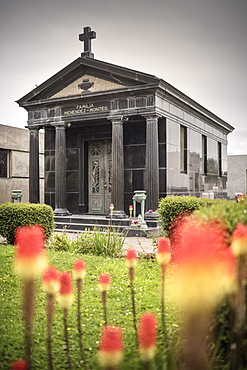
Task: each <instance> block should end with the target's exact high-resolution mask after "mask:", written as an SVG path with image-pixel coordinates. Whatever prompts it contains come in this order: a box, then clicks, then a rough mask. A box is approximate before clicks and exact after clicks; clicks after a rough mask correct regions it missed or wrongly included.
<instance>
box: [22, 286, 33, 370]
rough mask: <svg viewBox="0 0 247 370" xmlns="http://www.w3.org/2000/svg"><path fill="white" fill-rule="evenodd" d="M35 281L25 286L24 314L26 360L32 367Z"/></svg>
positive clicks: (29, 366)
mask: <svg viewBox="0 0 247 370" xmlns="http://www.w3.org/2000/svg"><path fill="white" fill-rule="evenodd" d="M34 288H35V286H34V281H28V282H26V283H24V286H23V314H24V319H25V325H26V334H25V336H26V362H27V364H28V369H29V370H30V369H32V322H33V314H34Z"/></svg>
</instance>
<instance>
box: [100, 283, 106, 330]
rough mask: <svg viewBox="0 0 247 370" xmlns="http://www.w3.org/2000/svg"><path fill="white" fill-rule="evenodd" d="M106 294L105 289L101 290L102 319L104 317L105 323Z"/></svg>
mask: <svg viewBox="0 0 247 370" xmlns="http://www.w3.org/2000/svg"><path fill="white" fill-rule="evenodd" d="M106 296H107V293H106V291H105V290H104V291H103V292H102V295H101V297H102V304H103V309H104V319H105V325H107V311H106Z"/></svg>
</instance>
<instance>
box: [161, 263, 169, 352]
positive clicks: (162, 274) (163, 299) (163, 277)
mask: <svg viewBox="0 0 247 370" xmlns="http://www.w3.org/2000/svg"><path fill="white" fill-rule="evenodd" d="M165 271H166V268H165V265H162V266H161V284H162V286H161V317H162V327H163V335H164V344H165V347H166V346H168V339H167V335H166V325H165Z"/></svg>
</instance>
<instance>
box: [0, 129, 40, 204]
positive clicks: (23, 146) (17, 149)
mask: <svg viewBox="0 0 247 370" xmlns="http://www.w3.org/2000/svg"><path fill="white" fill-rule="evenodd" d="M29 140H30V139H29V130H27V129H23V128H17V127H12V126H7V125H1V124H0V156H1V153H3V154H4V158H3V161H4V163H2V166H4V167H5V168H4V169H5V171H2V174H1V176H0V189H1V191H0V204H3V203H5V202H11V193H12V190H22V194H23V195H22V202H28V201H29ZM5 154H6V155H5ZM5 160H7V163H5ZM39 168H40V189H41V192H40V195H41V196H40V202H41V203H44V133H41V134H40V137H39Z"/></svg>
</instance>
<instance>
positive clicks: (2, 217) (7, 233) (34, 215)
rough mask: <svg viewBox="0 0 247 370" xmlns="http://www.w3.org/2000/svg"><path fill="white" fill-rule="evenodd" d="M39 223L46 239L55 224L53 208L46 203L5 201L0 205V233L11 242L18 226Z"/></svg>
mask: <svg viewBox="0 0 247 370" xmlns="http://www.w3.org/2000/svg"><path fill="white" fill-rule="evenodd" d="M35 224H39V225H42V226H43V227H44V230H45V237H46V239H48V238H49V237H50V235H51V232H52V231H53V229H54V227H55V225H54V220H53V210H52V208H51V207H50V206H47V205H46V204H30V203H5V204H2V205H0V235H1V236H2V237H3V238H6V239H7V241H8V243H10V244H13V243H14V239H15V230H16V228H17V227H18V226H23V225H35Z"/></svg>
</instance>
